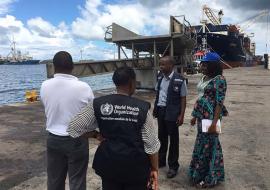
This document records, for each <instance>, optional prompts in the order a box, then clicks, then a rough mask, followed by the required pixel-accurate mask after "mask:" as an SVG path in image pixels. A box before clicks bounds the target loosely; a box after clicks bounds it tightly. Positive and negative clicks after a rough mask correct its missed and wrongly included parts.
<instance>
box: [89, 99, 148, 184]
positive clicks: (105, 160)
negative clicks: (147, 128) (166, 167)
mask: <svg viewBox="0 0 270 190" xmlns="http://www.w3.org/2000/svg"><path fill="white" fill-rule="evenodd" d="M93 107H94V112H95V116H96V119H97V122H98V126H99V129H100V133H101V135H102V136H103V137H104V138H105V140H104V141H103V142H102V143H101V144H100V146H99V147H98V149H97V151H96V154H95V157H94V161H93V168H94V169H95V171H96V173H97V174H98V175H99V176H101V177H104V178H107V179H111V180H114V181H118V182H124V183H127V182H136V181H138V182H140V181H144V180H147V179H148V178H149V172H150V160H149V157H148V155H147V154H146V153H145V151H144V143H143V140H142V132H141V129H142V127H143V125H144V123H145V120H146V116H147V112H148V110H149V109H150V103H148V102H145V101H142V100H139V99H136V98H132V97H129V96H125V95H120V94H113V95H108V96H103V97H99V98H96V99H94V103H93Z"/></svg>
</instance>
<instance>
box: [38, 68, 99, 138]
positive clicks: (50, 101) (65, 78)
mask: <svg viewBox="0 0 270 190" xmlns="http://www.w3.org/2000/svg"><path fill="white" fill-rule="evenodd" d="M40 97H41V101H42V103H43V105H44V107H45V115H46V118H47V121H46V130H47V131H49V132H50V133H52V134H55V135H59V136H68V135H69V134H68V133H67V128H68V124H69V122H70V121H71V120H72V118H73V117H74V116H75V115H76V114H77V113H79V112H80V110H81V109H82V108H83V107H84V106H86V105H87V104H88V102H89V101H90V100H92V99H94V94H93V91H92V89H91V88H90V86H89V85H88V84H87V83H85V82H82V81H79V80H78V78H77V77H74V76H72V75H68V74H60V73H58V74H55V75H54V78H52V79H48V80H46V81H44V82H43V83H42V85H41V89H40Z"/></svg>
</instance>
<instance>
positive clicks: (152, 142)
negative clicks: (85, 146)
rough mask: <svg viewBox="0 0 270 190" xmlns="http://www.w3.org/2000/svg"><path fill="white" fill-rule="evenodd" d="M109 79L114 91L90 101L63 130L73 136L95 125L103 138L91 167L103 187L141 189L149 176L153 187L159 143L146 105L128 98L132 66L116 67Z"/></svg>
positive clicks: (133, 80)
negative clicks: (65, 129) (113, 85)
mask: <svg viewBox="0 0 270 190" xmlns="http://www.w3.org/2000/svg"><path fill="white" fill-rule="evenodd" d="M113 82H114V83H115V85H116V89H117V94H111V95H107V96H103V97H99V98H96V99H94V100H93V101H91V102H90V103H89V104H88V105H87V106H86V107H85V108H84V109H83V110H82V111H81V112H80V113H79V114H78V115H77V116H76V117H75V118H74V119H73V120H72V121H71V123H70V125H69V128H68V130H67V131H68V133H69V134H70V136H72V137H74V138H76V137H80V136H82V135H84V136H87V135H91V132H92V131H93V130H95V129H96V128H97V127H98V128H99V130H100V134H101V135H102V137H103V138H104V140H103V141H102V142H101V144H100V146H99V147H98V149H97V151H96V153H95V157H94V161H93V168H94V169H95V171H96V173H97V174H98V175H99V176H101V178H102V186H103V190H119V189H130V190H132V189H134V190H145V189H146V187H147V184H148V182H149V180H150V179H151V180H152V181H153V184H152V187H153V188H154V189H155V190H157V188H158V187H157V186H158V184H157V179H158V150H159V148H160V142H159V140H158V130H157V127H156V126H154V125H153V117H152V114H151V113H150V112H149V109H150V104H149V103H148V102H145V101H142V100H139V99H137V98H133V97H131V95H132V94H133V93H134V91H135V84H136V75H135V72H134V70H133V69H132V68H130V67H121V68H118V69H117V70H116V71H115V72H114V74H113Z"/></svg>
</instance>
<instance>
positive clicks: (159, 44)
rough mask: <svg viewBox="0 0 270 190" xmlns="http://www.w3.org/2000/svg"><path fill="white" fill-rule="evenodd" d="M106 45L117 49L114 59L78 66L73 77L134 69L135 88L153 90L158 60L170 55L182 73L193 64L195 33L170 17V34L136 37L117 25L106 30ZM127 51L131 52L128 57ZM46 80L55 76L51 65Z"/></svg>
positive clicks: (181, 20) (182, 19)
mask: <svg viewBox="0 0 270 190" xmlns="http://www.w3.org/2000/svg"><path fill="white" fill-rule="evenodd" d="M104 39H105V41H106V42H110V43H114V44H116V46H117V50H118V51H117V54H118V56H117V59H114V60H103V61H86V62H78V63H76V64H75V65H74V69H73V72H72V74H73V75H74V76H77V77H86V76H91V75H96V74H102V73H109V72H113V71H114V70H115V69H117V68H118V67H121V66H124V65H127V66H130V67H133V68H134V70H135V72H136V75H137V87H138V88H146V89H152V88H154V86H155V82H156V75H157V72H158V69H159V59H160V57H162V56H164V55H171V56H173V57H174V58H175V59H176V63H177V66H176V67H177V69H178V70H179V71H180V72H183V69H184V67H186V66H187V64H189V63H191V62H192V54H191V53H192V50H193V48H194V47H195V45H196V33H193V31H192V27H191V25H190V23H189V22H188V21H187V20H186V19H185V16H184V15H181V16H171V17H170V28H169V34H165V35H156V36H142V35H138V34H136V33H134V32H132V31H130V30H128V29H126V28H124V27H122V26H120V25H118V24H116V23H113V24H112V25H111V26H108V27H107V30H106V32H105V38H104ZM126 50H129V51H131V57H129V56H128V55H129V54H128V53H126ZM46 65H47V77H48V78H51V77H53V74H54V68H53V65H52V63H47V64H46Z"/></svg>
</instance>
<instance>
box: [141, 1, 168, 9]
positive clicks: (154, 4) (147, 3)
mask: <svg viewBox="0 0 270 190" xmlns="http://www.w3.org/2000/svg"><path fill="white" fill-rule="evenodd" d="M171 1H172V0H155V1H153V0H139V2H140V3H141V4H142V5H145V6H147V7H161V6H163V5H164V4H165V3H168V2H171Z"/></svg>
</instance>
